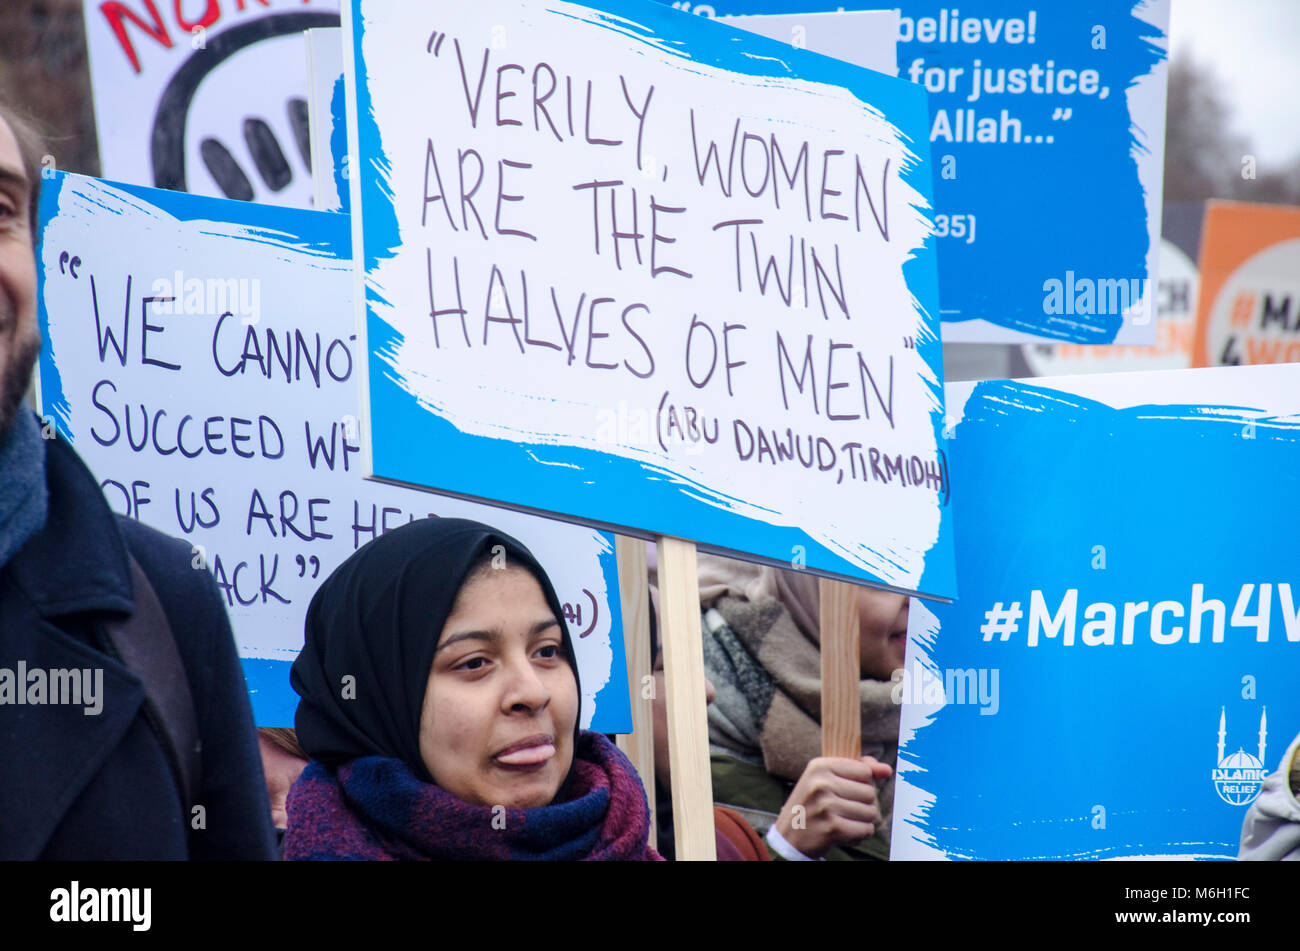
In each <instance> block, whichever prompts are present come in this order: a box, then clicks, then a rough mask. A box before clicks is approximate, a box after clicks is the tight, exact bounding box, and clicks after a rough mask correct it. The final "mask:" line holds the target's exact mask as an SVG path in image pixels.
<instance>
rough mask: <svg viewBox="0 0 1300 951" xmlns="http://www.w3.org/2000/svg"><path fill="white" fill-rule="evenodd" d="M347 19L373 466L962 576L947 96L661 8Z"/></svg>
mask: <svg viewBox="0 0 1300 951" xmlns="http://www.w3.org/2000/svg"><path fill="white" fill-rule="evenodd" d="M345 14H346V15H345V18H344V19H345V31H347V33H346V35H347V38H348V39H347V44H346V48H345V71H346V78H347V81H348V96H349V104H348V105H349V113H348V123H347V125H348V133H349V136H350V137H351V138H350V147H349V154H350V155H352V156H353V159H352V162H351V167H352V174H351V175H350V178H349V181H350V182H351V185H352V211H353V223H354V233H355V234H356V236H357V237H356V242H355V244H356V247H357V251H358V262H359V268H360V269H361V272H362V280H363V282H364V294H363V295H359V296H358V300H359V303H363V304H364V310H363V312H362V319H363V321H364V332H365V339H366V347H365V350H366V352H367V353H368V354H369V362H368V364H367V367H366V370H367V372H368V380H367V381H366V392H367V398H368V406H367V407H366V419H367V420H368V426H367V427H365V431H366V433H367V435H368V436H369V442H368V447H369V451H370V453H371V457H370V471H371V472H373V474H374V475H375V476H376V477H379V478H382V479H386V480H391V481H395V482H401V483H412V484H418V485H424V486H429V487H431V488H434V489H436V490H438V491H440V492H446V493H450V494H456V495H462V496H467V497H476V498H483V499H490V500H494V501H496V502H500V503H505V504H509V505H512V506H517V507H519V508H522V509H530V510H537V511H545V512H551V513H555V514H557V515H559V516H561V517H564V518H568V519H573V520H577V521H582V522H584V523H587V524H595V525H606V526H621V527H623V528H624V530H627V531H631V532H634V533H637V534H641V535H645V536H652V535H656V534H664V535H675V536H679V537H684V538H689V539H692V540H694V541H696V542H697V543H699V544H700V545H701V546H702V547H706V548H711V549H715V550H727V551H733V552H738V553H742V554H744V555H745V556H746V557H751V558H757V559H760V560H766V561H769V562H775V563H779V564H787V565H788V564H798V565H801V566H804V567H807V568H808V569H810V570H815V571H817V572H820V573H825V574H828V575H834V576H840V577H845V578H851V579H856V580H862V581H867V582H870V583H874V584H878V585H886V586H889V587H893V588H898V589H902V590H908V591H916V592H921V593H924V594H927V595H935V596H940V597H950V596H951V595H952V594H953V593H954V590H955V589H954V579H953V574H952V571H951V562H950V557H949V548H950V545H951V540H950V536H949V533H948V529H947V514H946V513H947V508H946V502H947V499H948V496H949V493H950V486H949V476H948V472H947V468H946V463H945V460H944V455H943V446H942V436H941V429H942V394H941V380H942V375H941V367H940V348H939V342H938V336H937V333H936V328H937V321H938V297H937V294H936V278H935V256H934V239H933V237H932V236H931V231H932V221H931V217H930V198H929V190H930V180H931V169H930V162H929V154H928V149H927V143H926V135H925V133H926V130H927V129H928V126H929V116H928V112H927V108H926V100H925V96H924V94H923V92H922V91H921V90H919V89H917V87H915V86H914V85H912V84H910V83H907V82H904V81H902V80H899V79H894V78H891V77H888V76H883V75H880V74H878V73H874V72H871V71H869V70H865V69H861V68H858V67H854V66H849V65H847V64H844V63H841V62H839V61H836V60H832V59H829V58H826V57H822V56H818V55H816V54H812V53H809V52H807V51H803V50H797V49H793V48H791V47H790V46H788V45H785V44H781V43H776V42H774V41H771V40H768V39H765V38H763V37H759V36H755V35H752V34H749V33H745V32H742V31H739V30H734V29H731V28H728V27H724V26H722V25H720V24H717V23H712V22H709V21H708V20H705V19H702V18H698V17H693V16H689V15H686V14H682V13H679V12H677V11H674V10H672V9H670V8H668V7H664V6H659V5H655V4H651V3H638V2H633V0H610V2H606V3H601V4H600V5H597V6H591V5H582V4H573V3H563V2H561V3H541V2H533V0H522V2H521V0H494V2H488V3H476V4H457V5H447V6H437V7H435V6H425V5H420V4H394V3H378V2H370V0H352V2H350V3H348V4H347V5H346V7H345Z"/></svg>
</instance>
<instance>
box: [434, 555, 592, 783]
mask: <svg viewBox="0 0 1300 951" xmlns="http://www.w3.org/2000/svg"><path fill="white" fill-rule="evenodd" d="M577 717H578V684H577V680H576V679H575V678H574V676H573V670H572V668H570V667H569V664H568V661H566V660H565V659H564V648H563V640H562V637H561V631H560V626H559V622H558V621H557V619H556V618H555V616H554V615H553V614H552V613H551V609H550V607H549V606H548V605H547V603H546V597H545V596H544V595H543V594H542V588H541V585H539V584H538V583H537V579H535V578H534V577H533V576H532V574H530V573H529V572H528V571H526V570H524V569H523V568H517V567H510V568H504V569H488V570H486V571H480V572H479V573H477V574H475V575H474V576H473V577H472V578H471V579H470V580H469V581H468V582H467V583H466V584H465V585H463V586H462V587H461V589H460V592H459V593H458V594H457V595H456V602H455V604H454V605H453V606H452V612H451V614H450V615H449V616H448V617H447V622H446V624H445V625H444V626H443V629H442V636H441V637H440V638H439V640H438V650H437V652H436V653H435V654H434V656H433V667H432V668H431V669H430V671H429V684H428V686H427V687H426V689H425V693H424V706H423V708H422V710H421V713H420V756H421V758H423V760H424V765H425V766H426V767H427V768H428V770H429V775H430V776H432V777H433V781H434V782H435V783H437V785H439V786H441V787H442V788H443V789H445V790H446V791H447V792H449V793H451V794H452V795H454V796H456V797H457V798H458V799H461V800H463V801H465V802H468V803H474V804H477V805H482V806H495V805H502V806H505V807H507V808H511V809H529V808H532V807H535V806H544V805H546V804H547V803H549V802H551V800H553V799H554V798H555V795H556V793H557V792H559V789H560V785H561V784H562V783H563V782H564V779H565V777H566V776H567V775H568V773H569V766H570V765H571V764H572V762H573V733H574V726H575V723H576V721H577Z"/></svg>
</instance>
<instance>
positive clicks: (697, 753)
mask: <svg viewBox="0 0 1300 951" xmlns="http://www.w3.org/2000/svg"><path fill="white" fill-rule="evenodd" d="M696 572H697V568H696V558H695V545H694V544H693V543H692V542H688V541H682V540H681V539H679V538H669V537H667V536H663V537H661V538H660V539H659V613H660V620H662V621H663V628H664V629H663V651H664V691H665V693H666V694H667V700H668V704H667V707H668V710H667V712H668V760H669V763H670V765H671V768H672V773H673V775H672V792H673V832H674V835H675V841H676V849H677V859H678V861H704V862H712V861H715V860H716V859H717V857H718V855H717V843H716V840H715V839H714V831H713V777H712V775H711V773H710V772H709V725H708V719H707V715H706V712H705V706H706V704H705V696H704V639H703V636H702V635H701V632H700V581H699V576H698V574H697V573H696Z"/></svg>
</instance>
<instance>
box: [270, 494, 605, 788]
mask: <svg viewBox="0 0 1300 951" xmlns="http://www.w3.org/2000/svg"><path fill="white" fill-rule="evenodd" d="M497 545H500V546H502V548H503V549H504V554H505V558H506V564H508V565H512V566H520V567H523V568H526V569H527V570H528V571H529V572H530V573H531V574H532V575H533V577H534V578H536V579H537V583H538V584H539V585H540V586H541V588H542V594H543V595H544V596H545V598H546V603H547V604H548V605H550V608H551V611H552V612H554V614H555V618H556V620H557V621H559V623H560V634H561V637H562V638H563V642H564V655H565V658H566V659H567V660H568V662H569V666H570V667H571V668H573V679H574V682H575V684H577V681H578V666H577V663H576V662H575V660H574V655H573V642H572V641H571V640H570V638H569V628H568V625H567V624H565V622H564V613H563V611H562V609H561V607H560V601H559V598H557V597H556V595H555V589H554V588H553V587H552V586H551V582H550V579H549V578H547V577H546V572H545V571H544V570H542V566H541V565H539V564H538V563H537V559H535V558H534V557H533V555H532V553H531V552H530V551H529V550H528V549H527V548H525V547H524V546H523V545H522V544H521V543H519V542H518V541H516V540H515V539H513V538H511V537H510V536H509V535H506V534H505V533H503V532H499V531H497V530H496V529H494V528H491V527H489V526H487V525H482V524H480V523H478V522H471V521H469V520H468V519H460V518H427V519H419V520H417V521H414V522H411V523H410V524H409V525H404V526H402V527H401V528H398V529H395V530H394V531H391V532H387V533H385V534H383V535H381V536H379V537H378V538H375V539H373V540H372V541H370V542H368V543H367V544H365V545H364V546H362V547H361V548H360V549H358V550H357V551H356V552H354V553H353V554H352V556H351V557H349V558H348V560H347V561H345V562H343V564H341V565H339V566H338V568H336V569H335V570H334V572H333V573H332V574H331V575H330V576H329V577H328V578H326V579H325V581H324V583H323V584H322V585H321V586H320V589H319V590H318V591H317V592H316V595H315V597H313V598H312V600H311V605H310V607H308V609H307V622H306V637H305V642H304V644H303V648H302V653H301V654H299V655H298V659H297V660H295V661H294V663H293V669H292V671H291V672H290V675H289V682H290V683H291V684H292V685H293V689H294V690H296V691H297V692H298V696H299V697H301V698H302V699H301V700H299V702H298V713H297V716H296V718H295V725H296V727H297V731H298V742H299V743H300V744H301V745H302V748H303V750H304V751H306V753H307V755H308V756H310V757H311V758H312V759H317V760H321V761H322V762H324V763H326V764H335V763H341V762H344V761H346V760H350V759H356V758H357V757H361V756H387V757H393V758H397V759H400V760H403V761H404V762H405V763H406V764H407V765H408V766H410V767H411V768H412V769H413V770H414V771H415V774H416V775H417V776H418V777H419V778H420V779H421V780H423V781H424V782H429V783H431V782H433V779H432V777H430V776H429V773H428V770H427V769H426V768H425V765H424V759H423V757H421V755H420V711H421V709H422V708H423V705H424V691H425V687H426V686H427V685H428V682H429V670H430V668H431V667H432V665H433V654H434V651H435V650H436V649H437V646H438V638H439V637H440V636H441V634H442V629H443V626H444V625H445V624H446V621H447V617H448V615H450V614H451V610H452V606H453V605H454V604H455V601H456V595H457V593H459V591H460V588H461V585H462V584H463V583H464V581H465V578H466V576H467V575H468V574H469V573H470V570H471V569H472V568H473V567H474V566H475V565H476V564H477V563H478V562H479V561H480V560H482V558H483V557H484V556H488V557H490V556H492V555H495V554H498V552H496V551H494V548H495V546H497ZM345 677H351V678H353V679H352V680H351V681H345V680H344V678H345ZM578 703H579V710H578V713H579V716H578V721H579V722H580V721H581V703H582V691H581V687H580V686H579V690H578ZM574 736H575V740H576V737H577V725H576V722H575V726H574Z"/></svg>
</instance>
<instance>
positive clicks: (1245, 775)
mask: <svg viewBox="0 0 1300 951" xmlns="http://www.w3.org/2000/svg"><path fill="white" fill-rule="evenodd" d="M1267 717H1268V710H1267V708H1265V710H1264V712H1263V713H1261V714H1260V718H1259V756H1257V757H1256V756H1252V755H1251V754H1250V753H1247V752H1246V751H1245V750H1243V749H1241V748H1238V749H1237V751H1236V752H1235V753H1231V754H1229V755H1227V756H1224V755H1223V750H1224V745H1223V744H1224V738H1225V737H1226V736H1227V712H1226V710H1225V709H1223V708H1220V710H1219V757H1218V764H1219V765H1218V766H1216V767H1215V768H1214V770H1213V779H1214V791H1215V792H1217V793H1218V794H1219V798H1220V799H1222V800H1223V801H1224V802H1226V803H1227V804H1228V805H1230V806H1248V805H1250V804H1251V803H1252V802H1254V801H1255V797H1256V796H1258V795H1259V788H1260V786H1261V785H1263V783H1264V777H1265V776H1266V775H1268V773H1267V771H1266V770H1265V769H1264V740H1265V737H1266V736H1267V723H1268V720H1267Z"/></svg>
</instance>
